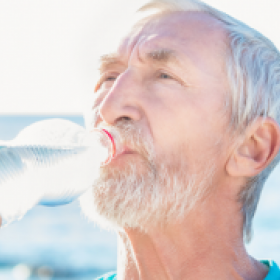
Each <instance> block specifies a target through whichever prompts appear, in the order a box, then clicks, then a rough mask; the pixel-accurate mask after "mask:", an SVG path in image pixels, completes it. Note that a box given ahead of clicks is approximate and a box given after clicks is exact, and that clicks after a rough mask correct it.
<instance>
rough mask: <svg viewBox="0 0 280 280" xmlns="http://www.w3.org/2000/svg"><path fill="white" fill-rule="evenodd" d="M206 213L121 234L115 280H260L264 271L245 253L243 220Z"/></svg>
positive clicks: (224, 213) (263, 276)
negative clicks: (166, 226) (173, 222)
mask: <svg viewBox="0 0 280 280" xmlns="http://www.w3.org/2000/svg"><path fill="white" fill-rule="evenodd" d="M219 206H221V205H219ZM202 208H203V207H202ZM206 208H207V211H208V212H207V215H206V216H205V217H203V215H204V213H203V212H204V211H203V209H202V210H201V211H199V213H198V212H196V213H195V215H190V216H189V218H188V219H186V221H185V222H184V224H174V225H173V226H171V227H169V228H166V229H164V230H163V229H158V230H156V229H153V230H151V231H149V232H148V233H143V232H141V231H140V230H137V229H125V230H124V231H123V232H120V233H119V259H118V280H158V279H160V280H175V279H176V280H178V279H180V280H184V279H188V280H197V279H207V280H212V279H213V280H214V279H215V280H219V279H221V280H224V279H227V280H231V279H240V280H241V279H244V280H253V279H254V280H262V279H264V278H265V276H266V274H267V268H266V267H265V266H264V265H263V264H261V263H259V262H258V261H256V260H254V259H253V258H251V257H250V256H249V255H248V254H247V252H246V250H245V246H244V244H243V237H242V230H240V229H241V228H242V226H241V222H242V221H236V220H235V221H230V222H229V218H228V217H234V216H236V213H235V215H231V214H233V213H226V212H230V207H225V208H223V209H224V211H223V213H221V211H220V213H218V212H216V211H215V207H213V208H212V207H211V205H208V206H206ZM219 209H221V208H220V207H219ZM212 211H213V212H215V213H211V212H212ZM212 217H215V219H213V218H212ZM223 219H226V222H225V221H223Z"/></svg>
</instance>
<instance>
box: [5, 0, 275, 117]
mask: <svg viewBox="0 0 280 280" xmlns="http://www.w3.org/2000/svg"><path fill="white" fill-rule="evenodd" d="M205 2H206V3H208V4H211V5H213V6H214V7H216V8H218V9H220V10H223V11H225V12H227V13H228V14H230V15H232V16H234V17H236V18H238V19H240V20H242V21H244V22H245V23H247V24H249V25H250V26H252V27H254V28H255V29H257V30H259V31H261V32H262V33H263V34H265V35H266V36H267V37H268V38H269V39H271V40H272V41H273V42H274V43H275V44H276V46H278V47H279V48H280V32H279V28H278V27H279V26H280V19H279V16H278V13H279V10H280V1H279V0H208V1H205ZM142 3H144V1H142V0H118V1H114V0H102V1H100V0H82V1H81V0H0V114H82V112H83V110H84V108H85V106H86V103H87V102H88V97H89V96H90V95H91V94H92V92H93V89H94V84H95V81H96V69H97V64H96V61H97V58H98V57H99V54H100V53H101V52H103V51H104V50H106V48H110V47H111V46H112V45H113V42H115V41H116V39H117V37H118V34H119V33H120V32H122V31H123V30H124V29H125V28H127V27H128V22H129V21H130V18H131V16H133V15H134V11H135V10H136V9H137V8H138V7H140V6H141V4H142Z"/></svg>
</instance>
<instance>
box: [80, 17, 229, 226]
mask: <svg viewBox="0 0 280 280" xmlns="http://www.w3.org/2000/svg"><path fill="white" fill-rule="evenodd" d="M225 58H226V35H225V32H224V31H223V29H222V28H221V26H220V24H219V23H218V22H217V21H216V20H214V19H213V18H211V17H210V16H208V15H206V14H203V13H197V12H196V13H194V12H192V13H191V12H188V13H186V12H176V13H173V14H170V15H167V16H164V17H161V18H154V19H153V20H151V21H150V22H149V23H148V24H146V25H145V26H144V27H143V28H140V30H139V29H135V30H134V31H132V33H131V34H129V36H127V37H126V38H125V39H124V40H123V41H122V42H121V44H120V46H119V48H118V50H116V52H115V53H114V54H110V55H107V56H104V57H103V59H102V64H101V67H100V72H101V73H100V76H101V78H100V81H99V83H98V85H97V88H96V92H95V98H94V99H95V100H94V104H93V107H92V110H91V113H89V114H88V116H87V118H88V119H87V123H89V124H90V126H91V127H102V126H107V127H108V129H109V130H110V129H112V132H113V131H114V130H118V131H119V132H120V134H121V136H123V139H124V143H125V144H124V146H125V152H124V153H122V154H121V155H119V156H117V157H116V158H115V159H114V160H113V161H112V162H111V163H110V164H109V165H107V166H105V167H103V168H102V169H101V171H100V177H99V178H98V180H97V181H96V182H95V184H94V186H93V189H92V190H91V192H90V194H86V197H87V198H85V197H84V198H83V199H82V200H84V204H86V202H85V200H86V199H88V203H92V201H91V199H93V204H94V206H93V205H92V206H93V208H94V209H92V210H91V211H95V212H97V213H98V214H99V215H101V216H104V217H106V218H107V219H108V220H110V221H112V222H115V224H116V225H119V226H122V227H124V226H132V227H142V228H145V227H146V226H147V227H148V226H151V224H153V225H157V224H166V222H170V221H172V220H174V219H176V218H182V217H183V216H184V215H185V214H186V213H187V210H189V209H190V208H192V207H193V206H194V205H195V202H196V201H197V200H198V199H199V198H202V197H203V195H205V193H206V192H207V193H209V191H211V187H212V188H214V185H215V186H216V185H217V184H219V183H221V182H222V178H223V176H224V172H225V171H224V165H225V160H226V156H225V152H224V151H225V149H226V148H225V145H224V143H225V137H224V136H225V131H226V125H227V123H228V115H226V114H225V100H226V95H227V94H228V92H229V90H228V85H227V78H226V70H225ZM92 194H93V196H92ZM183 213H184V214H183Z"/></svg>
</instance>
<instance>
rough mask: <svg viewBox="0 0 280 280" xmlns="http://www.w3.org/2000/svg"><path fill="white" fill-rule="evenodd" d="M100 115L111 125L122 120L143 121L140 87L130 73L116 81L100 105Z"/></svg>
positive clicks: (122, 75)
mask: <svg viewBox="0 0 280 280" xmlns="http://www.w3.org/2000/svg"><path fill="white" fill-rule="evenodd" d="M99 114H100V117H101V119H102V120H103V121H104V122H105V123H107V124H110V125H114V124H116V123H117V122H118V121H119V120H122V119H126V120H131V121H139V120H140V119H141V107H140V102H139V85H137V81H136V80H135V78H133V77H132V75H131V74H130V73H129V72H124V73H122V74H121V75H120V76H119V77H118V78H117V79H116V80H115V82H114V84H113V85H112V87H111V89H110V90H109V91H108V93H107V94H106V96H105V97H104V99H103V101H102V102H101V104H100V107H99Z"/></svg>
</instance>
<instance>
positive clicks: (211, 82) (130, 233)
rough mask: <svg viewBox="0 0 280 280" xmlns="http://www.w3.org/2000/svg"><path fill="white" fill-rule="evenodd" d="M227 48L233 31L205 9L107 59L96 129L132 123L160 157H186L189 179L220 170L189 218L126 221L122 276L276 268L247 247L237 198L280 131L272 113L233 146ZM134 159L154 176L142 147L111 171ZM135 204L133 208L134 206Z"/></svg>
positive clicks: (157, 24) (155, 27)
mask: <svg viewBox="0 0 280 280" xmlns="http://www.w3.org/2000/svg"><path fill="white" fill-rule="evenodd" d="M226 53H227V37H226V33H225V31H224V29H223V28H222V26H221V24H220V23H219V22H218V21H217V20H215V19H213V18H212V17H211V16H209V15H207V14H205V13H199V12H174V13H172V14H170V15H166V16H164V17H160V18H155V19H153V20H152V21H150V22H149V23H148V24H147V25H145V26H144V27H143V28H142V30H140V31H137V33H135V34H134V33H133V32H132V33H131V34H130V35H129V36H128V37H127V38H125V39H124V40H123V41H122V43H121V45H120V47H119V49H118V50H117V51H116V53H114V54H110V55H107V56H104V57H103V60H102V65H101V79H100V82H99V83H98V85H97V87H96V100H95V103H94V106H93V109H92V114H98V116H97V117H95V118H94V121H93V125H94V126H95V127H97V126H102V125H107V126H115V125H116V124H117V123H118V122H119V121H120V120H123V119H125V120H130V121H131V122H133V123H134V124H135V125H137V127H139V128H141V131H143V134H144V135H143V136H144V137H145V135H146V136H148V135H149V136H150V137H151V138H152V139H153V145H154V149H155V155H156V156H155V162H156V163H157V164H159V163H160V162H164V163H166V166H171V167H172V166H173V169H176V168H175V167H176V165H172V164H174V162H176V158H177V157H179V156H180V157H181V156H183V159H184V161H185V162H186V176H188V175H189V176H196V177H198V178H197V179H198V181H199V182H201V181H203V180H204V179H205V178H203V176H204V175H202V174H203V173H200V172H199V171H200V170H205V169H207V168H209V163H210V165H213V166H214V167H215V168H214V171H213V174H212V176H211V177H210V179H209V180H206V182H204V184H203V187H204V188H207V195H206V196H204V197H203V199H200V200H198V201H197V202H196V204H195V205H194V207H192V208H191V209H190V210H189V211H188V212H187V213H186V215H185V217H184V219H180V220H176V219H174V221H173V222H172V221H169V223H168V224H165V225H164V227H159V226H157V225H153V223H152V220H149V219H148V220H147V221H148V222H150V223H149V226H146V227H145V229H144V230H143V229H141V230H140V229H139V228H137V227H136V226H135V227H129V226H126V227H125V226H122V225H119V226H120V228H119V230H118V231H119V258H118V280H140V279H141V280H158V279H160V280H165V279H166V280H167V279H168V280H171V279H172V280H173V279H174V280H175V279H180V280H181V279H182V280H184V279H188V280H194V279H207V280H214V279H215V280H217V279H220V280H224V279H227V280H231V279H245V280H253V279H254V280H261V279H264V278H265V276H266V274H267V268H266V266H264V265H263V264H261V263H260V262H258V261H256V260H254V259H253V258H252V257H250V256H249V255H248V254H247V252H246V249H245V246H244V243H243V232H242V223H243V221H242V215H241V212H240V208H241V205H240V204H239V203H238V201H237V197H238V193H239V191H240V188H241V186H243V185H244V183H245V179H244V178H245V177H246V176H248V174H250V176H252V175H254V174H255V173H256V172H259V171H260V169H262V168H264V167H265V166H266V165H267V164H268V162H269V161H270V159H271V157H273V155H274V154H275V151H276V150H277V147H279V140H277V141H275V140H273V141H272V140H271V137H276V138H277V137H278V136H279V135H278V134H279V133H278V132H277V133H278V134H277V133H276V132H275V128H274V124H273V123H272V122H270V121H269V120H268V121H267V123H263V124H262V131H260V130H259V127H255V130H252V131H251V134H250V135H247V138H246V139H242V141H241V140H240V139H239V140H238V142H237V143H233V141H232V139H231V135H230V133H228V121H229V119H228V118H229V115H227V114H226V113H225V111H224V106H225V95H226V94H228V93H229V88H228V84H227V78H226V70H225V57H226ZM91 118H93V117H92V116H91ZM270 131H274V132H273V133H274V134H273V133H270ZM254 133H255V134H254ZM256 133H257V134H256ZM252 135H253V136H254V135H257V137H255V138H252V137H253V136H252ZM270 135H272V136H270ZM273 135H274V136H273ZM276 138H275V139H276ZM252 139H253V140H252ZM263 139H265V140H263ZM277 139H278V138H277ZM243 140H244V141H243ZM270 142H271V143H272V142H273V143H275V144H273V145H274V147H276V148H275V149H274V150H273V151H271V152H264V151H268V150H269V149H270V150H271V149H272V148H271V144H269V143H270ZM240 143H245V144H244V145H243V144H240ZM252 143H253V144H252ZM263 143H265V144H263ZM238 145H239V146H238ZM254 155H258V156H256V157H254ZM259 155H262V156H259ZM244 158H245V159H244ZM260 158H262V160H263V161H262V162H260V161H259V160H260ZM241 159H242V160H241ZM249 159H250V160H249ZM129 161H133V162H134V163H135V165H136V166H138V168H139V169H138V170H137V172H138V174H140V175H141V176H145V168H144V167H143V163H142V158H141V157H140V154H139V153H126V154H122V155H120V156H118V157H117V158H116V159H115V160H113V161H112V163H110V164H109V165H108V166H107V167H106V168H107V169H108V171H109V170H110V169H114V170H119V172H121V170H125V168H126V166H127V164H128V162H129ZM245 167H246V168H245ZM242 170H247V171H246V172H247V173H246V172H245V173H244V174H241V173H240V172H241V171H242ZM140 175H139V176H140ZM112 176H113V175H112ZM204 181H205V180H204ZM112 187H113V186H112ZM135 187H137V186H135ZM145 187H147V188H148V187H151V186H145ZM170 194H171V193H170ZM99 195H100V196H101V199H100V203H102V193H101V194H99ZM166 195H167V196H168V195H169V194H168V192H167V193H166ZM179 195H180V194H179ZM151 203H152V201H151ZM130 207H131V208H129V206H128V208H127V211H133V210H131V209H133V208H132V207H133V205H130ZM147 207H148V206H147ZM170 207H171V206H170ZM140 211H141V209H140V210H139V212H140ZM148 222H147V225H148ZM120 223H121V221H120Z"/></svg>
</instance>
